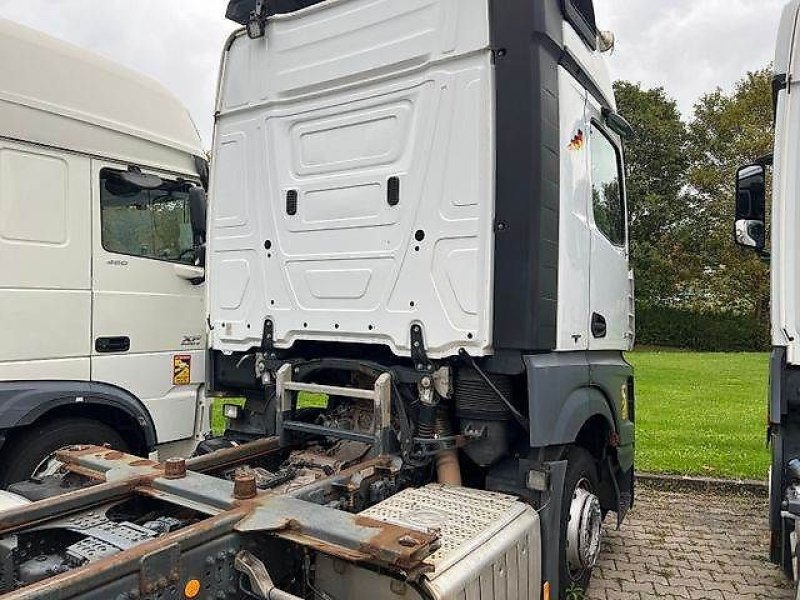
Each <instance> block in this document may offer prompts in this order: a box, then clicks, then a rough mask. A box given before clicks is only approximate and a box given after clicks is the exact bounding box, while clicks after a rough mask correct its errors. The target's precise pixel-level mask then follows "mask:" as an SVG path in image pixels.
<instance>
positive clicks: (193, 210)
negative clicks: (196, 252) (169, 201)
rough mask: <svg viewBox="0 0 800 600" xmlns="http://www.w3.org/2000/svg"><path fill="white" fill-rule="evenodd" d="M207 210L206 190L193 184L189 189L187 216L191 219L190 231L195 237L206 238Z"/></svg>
mask: <svg viewBox="0 0 800 600" xmlns="http://www.w3.org/2000/svg"><path fill="white" fill-rule="evenodd" d="M207 210H208V196H207V195H206V191H205V190H204V189H203V188H201V187H199V186H195V187H193V188H192V189H190V190H189V217H190V218H191V220H192V231H194V234H195V235H196V236H197V237H200V238H202V239H203V241H205V239H206V211H207Z"/></svg>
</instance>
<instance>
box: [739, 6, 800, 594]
mask: <svg viewBox="0 0 800 600" xmlns="http://www.w3.org/2000/svg"><path fill="white" fill-rule="evenodd" d="M798 66H800V0H794V1H793V2H791V3H789V4H788V5H787V6H786V7H785V8H784V11H783V16H782V18H781V24H780V29H779V33H778V42H777V51H776V55H775V65H774V68H775V74H774V79H773V86H772V87H773V97H774V98H773V100H774V108H775V148H774V153H773V154H772V155H768V156H765V157H763V158H762V159H759V160H758V161H756V163H755V164H752V165H747V166H744V167H742V168H741V169H739V171H738V173H737V177H736V217H735V218H736V222H735V229H734V237H735V241H736V243H737V244H738V245H740V246H743V247H746V248H750V249H753V250H755V251H756V252H758V253H759V254H760V255H761V256H762V257H763V258H764V260H767V261H769V263H770V265H771V270H772V284H771V288H772V345H773V348H772V357H771V360H770V383H769V395H768V404H769V444H770V447H771V451H772V464H771V468H770V481H769V493H770V508H769V510H770V514H769V523H770V530H771V540H770V558H771V560H772V561H773V562H774V563H775V564H777V565H779V566H781V567H782V568H783V569H784V570H785V572H786V573H787V575H789V576H790V577H793V578H794V580H795V581H797V580H798V556H797V555H798V547H797V546H798V541H800V260H799V259H800V202H798V200H800V170H798V169H797V164H798V162H800V145H798V142H797V141H798V139H800V89H798V88H797V86H798V84H799V83H800V81H798V79H797V78H796V77H795V73H797V70H798ZM770 166H773V167H774V176H773V182H772V208H771V215H770V218H771V221H772V222H771V226H770V227H769V228H768V227H767V202H766V199H767V193H768V187H769V186H768V184H767V169H768V167H770ZM768 229H769V232H770V235H769V237H770V238H771V239H770V246H771V248H770V249H769V250H768V249H767V237H768V235H767V230H768ZM797 593H798V598H800V586H799V587H798V590H797Z"/></svg>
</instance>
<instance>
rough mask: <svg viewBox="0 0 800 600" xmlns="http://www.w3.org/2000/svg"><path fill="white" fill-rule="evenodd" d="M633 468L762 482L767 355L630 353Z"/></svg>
mask: <svg viewBox="0 0 800 600" xmlns="http://www.w3.org/2000/svg"><path fill="white" fill-rule="evenodd" d="M628 360H629V361H630V362H631V363H632V364H633V365H634V367H635V368H636V462H637V465H636V467H637V470H639V471H643V472H650V473H670V474H681V475H702V476H707V477H722V478H743V479H760V480H764V479H766V477H767V469H768V467H769V451H768V450H767V448H766V445H765V440H766V420H767V416H766V415H767V405H766V398H767V379H768V363H769V355H768V354H716V353H702V354H701V353H693V352H670V351H651V350H645V351H636V352H633V353H631V354H629V355H628Z"/></svg>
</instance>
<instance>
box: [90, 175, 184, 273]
mask: <svg viewBox="0 0 800 600" xmlns="http://www.w3.org/2000/svg"><path fill="white" fill-rule="evenodd" d="M117 173H118V171H114V170H112V169H103V171H102V172H101V175H100V209H101V222H102V241H103V248H105V249H106V250H107V251H108V252H114V253H117V254H124V255H127V256H137V257H140V258H149V259H154V260H162V261H168V262H176V263H183V264H189V265H192V264H195V261H196V258H197V256H196V250H197V249H196V244H195V241H196V240H195V234H194V232H193V230H192V221H191V217H190V213H189V210H190V208H189V206H190V205H189V187H188V184H186V183H185V182H175V181H165V182H164V184H163V185H162V186H160V187H158V188H156V189H142V188H139V187H135V186H132V185H130V184H129V183H126V182H125V181H123V180H122V179H121V178H120V177H119V176H118V175H117Z"/></svg>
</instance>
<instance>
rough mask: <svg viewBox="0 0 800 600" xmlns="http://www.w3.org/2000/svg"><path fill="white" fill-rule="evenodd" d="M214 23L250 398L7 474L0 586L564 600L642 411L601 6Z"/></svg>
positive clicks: (216, 260) (93, 596)
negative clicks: (194, 449)
mask: <svg viewBox="0 0 800 600" xmlns="http://www.w3.org/2000/svg"><path fill="white" fill-rule="evenodd" d="M228 15H229V17H231V18H232V19H234V20H236V21H237V22H239V23H241V24H242V25H244V26H245V27H244V29H242V30H241V31H238V32H237V33H236V34H235V35H233V36H232V37H231V38H230V40H229V42H228V44H227V46H226V47H225V51H224V56H223V61H222V70H221V75H220V83H219V97H218V102H217V115H216V116H217V123H216V129H215V141H214V161H213V168H212V175H211V180H212V181H211V203H210V213H209V224H208V225H209V227H208V310H209V325H210V328H211V329H210V335H209V347H210V353H209V361H210V365H209V369H208V370H209V379H208V385H209V387H210V389H211V392H212V393H214V394H223V395H224V394H233V395H236V396H245V397H246V404H245V405H244V406H243V407H242V406H238V405H229V406H226V407H225V414H226V416H227V417H228V428H227V431H226V434H225V436H224V437H223V438H221V439H218V440H216V441H215V442H214V443H213V444H209V445H206V447H205V449H208V448H209V447H210V446H213V447H216V448H219V449H218V450H216V451H214V452H211V453H208V454H203V455H199V456H195V457H193V458H190V459H188V460H182V459H179V458H173V459H171V460H169V461H167V462H166V463H164V464H156V463H155V462H154V461H148V460H145V459H142V458H137V457H135V456H131V455H128V454H123V453H121V452H116V451H111V450H109V449H106V448H102V447H97V446H86V445H81V446H76V447H72V448H69V449H67V450H65V451H62V452H60V453H59V454H58V458H59V460H60V461H61V462H62V464H63V465H64V468H63V472H62V473H60V474H59V475H58V476H56V477H47V478H44V480H42V481H41V482H25V483H20V484H17V485H15V486H12V488H11V492H13V493H15V494H16V496H14V497H12V498H10V500H7V501H6V504H7V505H9V506H10V505H12V504H17V505H18V506H17V508H11V509H10V510H8V511H6V512H3V513H0V594H2V593H5V594H6V595H5V596H2V598H3V600H22V599H25V600H78V599H80V600H107V599H109V598H115V599H120V600H122V599H134V598H135V599H139V600H145V599H146V600H155V599H164V598H181V597H183V598H190V599H191V598H236V599H246V598H258V599H261V600H266V599H272V600H301V599H302V600H362V599H364V598H370V599H373V598H374V599H378V600H381V599H385V600H390V599H394V598H400V597H402V598H408V599H409V600H457V599H464V598H471V599H473V598H474V599H478V598H480V599H481V600H492V599H498V600H499V599H519V600H522V599H527V600H554V599H556V598H560V599H569V600H572V599H574V598H581V597H584V595H585V594H584V592H585V590H586V588H587V586H588V584H589V579H590V576H591V572H592V569H593V567H594V566H595V564H596V562H597V559H598V555H599V552H600V547H601V535H602V528H601V524H602V521H603V518H604V517H605V516H606V513H608V512H613V513H615V515H616V517H615V518H616V520H617V523H621V522H622V520H623V518H624V516H625V514H626V512H627V511H628V509H629V508H630V507H631V505H632V502H633V462H634V459H633V447H634V414H635V410H634V407H635V402H634V393H633V392H634V386H633V373H632V369H631V367H630V366H629V365H628V363H626V362H625V359H624V357H623V352H624V351H626V350H628V349H630V347H631V345H632V343H633V327H634V317H633V282H632V277H631V275H630V273H629V269H628V251H627V247H628V239H627V225H626V198H625V185H624V176H623V173H624V171H623V160H622V142H621V136H622V135H625V134H628V133H630V127H629V126H628V125H627V123H626V122H625V120H624V119H623V118H622V117H620V116H619V115H618V114H617V113H616V111H615V103H614V97H613V93H612V87H611V82H610V79H609V77H608V74H607V71H606V68H605V64H604V57H603V51H604V50H607V49H608V48H609V47H610V45H611V37H610V36H609V35H607V34H600V33H599V32H598V30H597V27H596V25H595V15H594V7H593V4H592V2H591V0H564V1H563V2H560V1H558V0H404V1H403V2H398V1H397V0H277V1H267V2H264V1H263V0H234V1H232V2H231V3H230V6H229V9H228ZM65 491H69V492H70V493H66V494H64V492H65ZM43 496H48V497H47V498H46V499H44V500H40V501H38V502H34V503H32V504H27V500H26V499H35V498H42V497H43ZM0 501H2V500H0Z"/></svg>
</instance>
